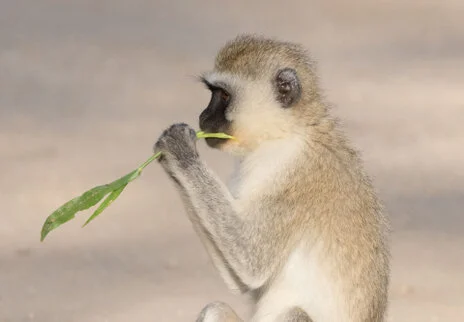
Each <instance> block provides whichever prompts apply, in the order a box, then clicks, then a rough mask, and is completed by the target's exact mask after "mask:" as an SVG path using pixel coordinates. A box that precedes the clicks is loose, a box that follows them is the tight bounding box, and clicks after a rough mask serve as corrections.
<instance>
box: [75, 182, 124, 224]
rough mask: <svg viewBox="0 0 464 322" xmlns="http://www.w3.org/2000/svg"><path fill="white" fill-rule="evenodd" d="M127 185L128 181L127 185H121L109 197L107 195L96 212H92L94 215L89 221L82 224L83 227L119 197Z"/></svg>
mask: <svg viewBox="0 0 464 322" xmlns="http://www.w3.org/2000/svg"><path fill="white" fill-rule="evenodd" d="M126 186H127V183H126V184H125V185H123V186H122V187H119V188H118V189H116V190H113V191H112V192H111V193H110V194H109V195H108V197H106V199H105V200H103V202H102V203H101V204H100V206H99V207H98V208H97V210H95V212H94V213H93V214H92V216H90V217H89V219H87V221H86V222H85V224H84V225H83V226H82V227H85V226H87V224H88V223H89V222H91V221H92V220H94V219H95V218H96V217H97V216H98V215H99V214H101V213H102V212H103V210H105V209H106V208H107V207H108V206H109V205H111V203H112V202H113V201H114V200H115V199H116V198H117V197H119V195H120V194H121V192H122V191H123V190H124V188H125V187H126Z"/></svg>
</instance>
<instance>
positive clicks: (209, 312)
mask: <svg viewBox="0 0 464 322" xmlns="http://www.w3.org/2000/svg"><path fill="white" fill-rule="evenodd" d="M242 321H243V320H242V319H240V318H239V317H238V315H237V313H235V311H234V310H233V309H232V308H231V307H230V306H229V305H227V304H226V303H223V302H212V303H210V304H208V305H207V306H205V308H204V309H203V310H201V312H200V315H199V316H198V318H197V321H196V322H242Z"/></svg>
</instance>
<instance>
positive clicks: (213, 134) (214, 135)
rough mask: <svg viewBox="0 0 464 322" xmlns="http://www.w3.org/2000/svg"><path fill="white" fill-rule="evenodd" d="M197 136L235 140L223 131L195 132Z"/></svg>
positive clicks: (200, 137)
mask: <svg viewBox="0 0 464 322" xmlns="http://www.w3.org/2000/svg"><path fill="white" fill-rule="evenodd" d="M197 138H199V139H207V138H216V139H232V140H235V137H233V136H232V135H229V134H225V133H205V132H203V131H198V132H197Z"/></svg>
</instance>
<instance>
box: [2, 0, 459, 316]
mask: <svg viewBox="0 0 464 322" xmlns="http://www.w3.org/2000/svg"><path fill="white" fill-rule="evenodd" d="M250 2H251V1H250ZM463 16H464V3H463V2H462V1H461V0H455V1H452V0H448V1H399V0H398V1H375V2H374V1H368V0H359V1H341V0H338V1H322V0H321V1H290V0H287V1H285V2H284V4H281V5H278V4H270V2H269V1H253V2H252V3H248V2H247V1H236V2H228V3H227V5H226V6H220V5H219V4H218V2H214V1H203V0H202V1H190V2H187V1H185V3H180V2H179V4H176V3H175V2H174V1H172V2H171V1H143V0H135V1H123V0H117V1H116V0H113V1H90V0H88V1H87V0H81V1H52V0H48V1H39V0H29V1H21V0H9V1H8V0H6V1H5V0H0V169H1V176H0V203H1V215H0V216H1V217H0V218H1V222H2V224H1V225H0V321H1V322H7V321H9V322H12V321H14V322H17V321H18V322H19V321H41V322H63V321H70V322H77V321H89V322H100V321H101V322H103V321H111V322H122V321H139V322H142V321H169V322H171V321H193V320H194V317H195V316H196V314H197V312H198V311H199V310H200V309H201V308H202V307H203V306H204V305H205V304H206V303H207V302H208V301H212V300H223V301H227V302H230V303H231V304H232V305H233V306H235V307H236V308H237V310H238V311H239V312H241V313H242V314H246V312H247V305H246V299H242V298H240V297H237V296H234V295H232V294H230V293H229V292H228V291H227V289H226V287H225V286H224V284H223V283H222V281H221V280H220V278H219V277H218V275H217V274H216V273H215V271H214V270H213V268H212V266H211V264H210V263H209V261H208V259H207V255H206V253H205V252H204V250H203V249H202V247H201V245H200V243H199V241H198V240H197V238H196V236H195V235H194V233H193V231H192V229H191V227H190V223H189V222H188V220H187V218H186V216H185V214H184V212H183V209H182V207H181V204H180V199H179V197H178V196H177V195H176V193H175V191H174V188H173V186H172V185H171V183H170V182H169V181H168V180H167V178H166V176H165V175H164V174H163V173H162V172H161V170H160V169H159V168H158V167H157V166H151V167H149V168H147V170H146V172H145V173H144V175H143V176H142V177H141V178H140V179H139V180H137V181H136V182H134V183H133V184H132V185H131V186H130V187H128V188H127V190H126V191H125V192H124V194H123V195H122V196H121V198H120V199H118V201H117V202H115V204H114V205H112V206H111V208H110V209H108V210H107V211H106V212H105V213H104V214H103V215H102V216H101V217H99V218H98V219H97V220H96V221H95V222H94V223H93V224H91V225H90V226H88V227H86V228H85V229H81V228H80V226H81V224H82V223H83V222H84V219H85V217H86V216H87V215H88V214H86V215H85V216H79V217H78V218H77V219H76V220H74V221H73V222H70V223H69V224H67V225H65V226H63V227H62V228H61V229H59V230H57V231H55V232H53V233H52V234H51V235H50V236H49V238H48V239H47V240H46V241H45V243H40V242H39V232H40V228H41V225H42V223H43V221H44V220H45V218H46V216H47V215H48V214H49V213H50V212H51V211H52V210H54V209H55V208H56V207H57V206H59V205H61V204H62V203H63V202H65V201H67V200H69V199H70V198H72V197H74V196H76V195H78V194H80V193H81V192H83V191H84V190H86V189H87V188H90V187H92V186H95V185H98V184H101V183H105V182H108V181H110V180H113V179H114V178H116V177H118V176H120V175H122V174H125V173H127V172H128V171H130V170H131V169H133V168H134V167H135V166H137V165H138V164H139V163H141V162H143V160H145V159H146V158H147V157H148V156H149V155H150V153H151V146H152V144H153V143H154V141H155V139H156V137H157V136H158V135H159V133H160V132H161V130H163V129H164V128H165V127H167V126H168V125H170V124H171V123H173V122H175V121H186V122H189V123H191V124H192V125H195V126H196V124H197V116H198V114H199V112H200V111H201V110H202V109H203V108H204V107H205V104H206V103H207V101H208V99H209V95H208V93H207V92H206V91H205V90H203V89H202V86H201V85H199V84H198V83H197V82H195V81H194V79H193V77H192V76H195V75H198V74H199V73H201V72H203V71H205V70H208V68H210V67H211V65H212V59H213V57H214V54H215V52H216V50H217V49H218V48H219V47H220V46H221V45H222V44H223V43H224V42H225V41H226V40H228V39H230V38H231V37H233V36H235V35H236V34H237V33H240V32H257V33H263V34H266V35H271V36H277V37H280V38H283V39H287V40H293V41H298V42H301V43H303V44H304V45H305V46H307V47H308V48H310V49H311V51H312V53H313V55H314V56H315V58H317V60H318V61H319V68H320V72H321V77H322V82H323V85H324V88H325V89H326V94H327V96H328V98H329V99H330V101H331V102H333V104H334V105H335V106H336V109H335V110H334V112H335V113H336V114H337V115H339V116H340V117H342V119H343V120H344V124H345V128H346V131H347V132H348V133H349V135H350V136H351V137H352V140H353V142H354V143H355V145H356V146H357V147H358V148H359V149H360V150H362V151H363V156H364V160H365V163H366V167H367V169H368V171H369V173H370V174H371V175H372V177H373V178H374V182H375V184H376V186H377V188H378V190H379V192H380V194H381V196H382V198H383V200H385V203H386V206H387V209H388V211H389V213H390V215H391V220H392V222H393V229H394V234H393V236H392V247H393V262H392V285H391V305H390V309H389V319H388V320H389V321H395V322H402V321H408V322H409V321H421V322H422V321H448V322H451V321H454V322H458V321H463V319H464V213H463V209H464V150H463V147H464V127H463V126H462V124H463V121H464V92H463V88H464V77H463V74H464V41H463V40H462V39H463V34H464V20H463V19H462V17H463ZM200 149H201V152H202V155H203V156H204V158H205V159H207V160H208V162H209V163H210V164H211V165H212V166H213V167H214V169H215V170H216V171H217V172H218V173H219V174H220V175H221V177H223V178H226V176H227V174H228V173H229V171H230V164H231V162H230V159H229V158H228V157H227V156H225V155H223V154H220V153H219V152H215V151H211V150H208V149H207V148H206V147H205V146H204V145H203V144H202V145H201V146H200Z"/></svg>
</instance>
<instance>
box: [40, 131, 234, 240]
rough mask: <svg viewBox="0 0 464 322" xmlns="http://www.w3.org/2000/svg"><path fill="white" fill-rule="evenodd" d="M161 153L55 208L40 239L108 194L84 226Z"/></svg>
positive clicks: (201, 135) (200, 133)
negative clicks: (115, 178) (130, 170)
mask: <svg viewBox="0 0 464 322" xmlns="http://www.w3.org/2000/svg"><path fill="white" fill-rule="evenodd" d="M196 134H197V138H199V139H201V138H218V139H233V140H235V138H234V137H233V136H231V135H228V134H225V133H205V132H203V131H198V132H197V133H196ZM160 155H161V152H158V153H156V154H153V155H152V156H151V157H150V158H148V159H147V161H145V162H144V163H143V164H142V165H140V166H139V167H138V168H137V169H135V170H134V171H132V172H130V173H128V174H126V175H125V176H123V177H121V178H119V179H117V180H115V181H113V182H111V183H109V184H105V185H102V186H97V187H95V188H92V189H90V190H88V191H86V192H84V193H83V194H82V195H81V196H79V197H76V198H74V199H72V200H70V201H68V202H66V203H65V204H64V205H62V206H61V207H60V208H58V209H56V210H55V211H54V212H53V213H52V214H51V215H50V216H48V217H47V219H46V220H45V223H44V224H43V226H42V231H41V234H40V241H43V240H44V239H45V237H46V236H47V235H48V234H49V233H50V231H52V230H54V229H56V228H58V227H59V226H61V225H62V224H64V223H66V222H68V221H70V220H71V219H73V218H74V217H75V215H76V213H77V212H79V211H83V210H86V209H88V208H90V207H93V206H95V205H96V204H97V203H98V202H100V201H101V200H102V199H103V198H104V197H105V196H106V195H108V194H109V196H108V197H107V198H106V199H105V200H104V201H103V202H102V203H101V204H100V206H99V207H98V208H97V210H95V212H94V213H93V214H92V216H90V217H89V219H87V221H86V222H85V224H84V226H86V225H87V224H88V223H89V222H91V221H92V220H94V219H95V218H96V217H97V216H98V215H100V214H101V213H102V212H103V211H104V210H105V209H106V208H107V207H108V206H109V205H110V204H111V203H112V202H113V201H114V200H116V198H118V197H119V195H120V194H121V192H122V191H123V190H124V189H125V187H126V186H127V184H128V183H129V182H131V181H133V180H135V179H137V178H138V177H139V176H140V174H141V173H142V170H143V169H144V168H145V167H146V166H147V165H149V164H150V163H151V162H153V161H154V160H156V159H158V158H159V157H160Z"/></svg>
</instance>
